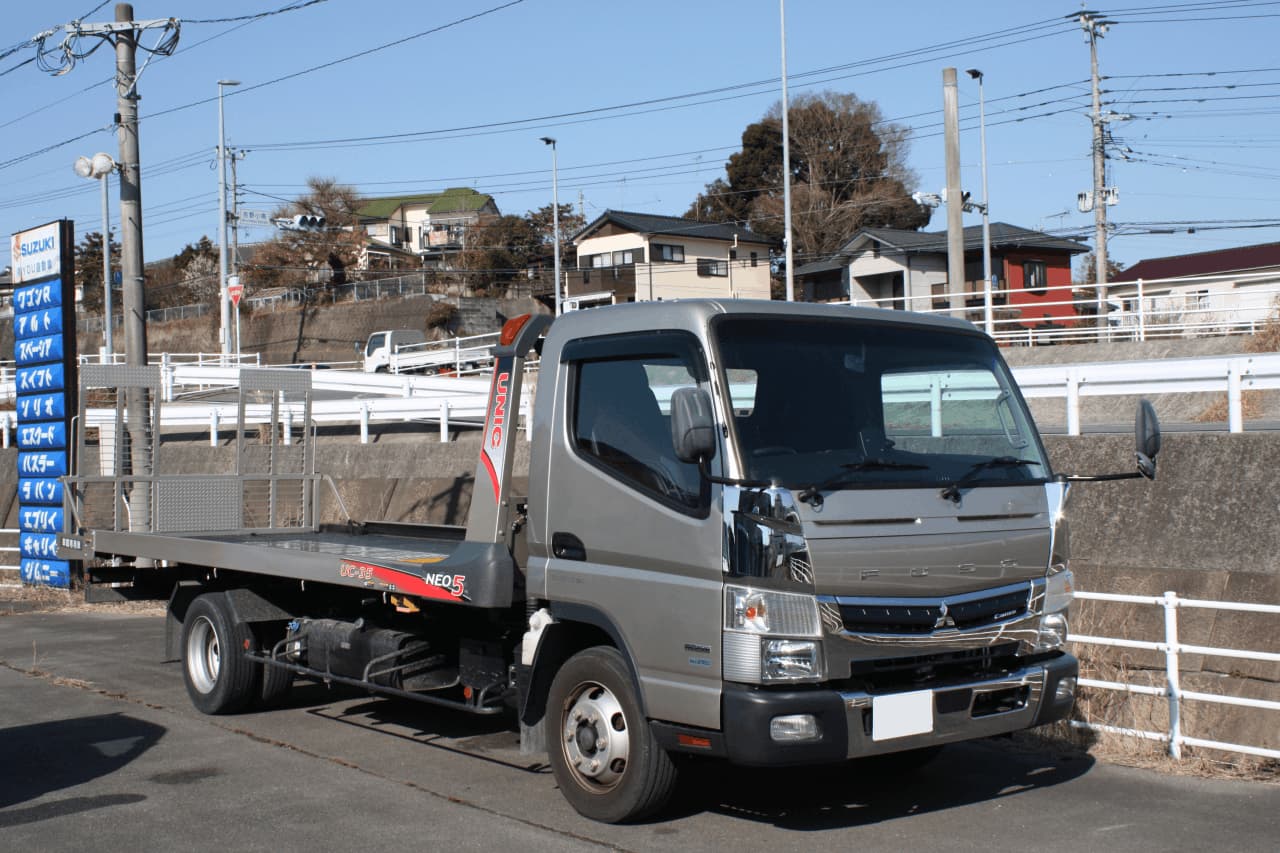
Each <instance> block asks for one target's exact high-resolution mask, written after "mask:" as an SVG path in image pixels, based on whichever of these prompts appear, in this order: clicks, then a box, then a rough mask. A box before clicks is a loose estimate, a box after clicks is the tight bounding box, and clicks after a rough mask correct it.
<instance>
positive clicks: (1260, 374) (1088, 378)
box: [1013, 353, 1280, 435]
mask: <svg viewBox="0 0 1280 853" xmlns="http://www.w3.org/2000/svg"><path fill="white" fill-rule="evenodd" d="M1013 375H1014V378H1015V379H1016V380H1017V382H1018V387H1019V388H1020V389H1021V390H1022V395H1023V396H1024V397H1028V398H1031V397H1062V398H1064V399H1065V401H1066V406H1067V408H1066V416H1067V434H1068V435H1079V434H1080V398H1081V397H1099V396H1108V395H1111V396H1115V395H1150V394H1181V393H1194V392H1219V393H1225V394H1226V395H1227V428H1228V430H1229V431H1231V432H1242V431H1243V430H1244V392H1245V391H1255V390H1265V389H1273V388H1280V353H1266V354H1261V355H1247V356H1245V355H1242V356H1205V357H1202V358H1170V359H1157V360H1153V361H1108V362H1092V363H1088V364H1057V365H1043V366H1033V365H1024V366H1020V367H1015V368H1014V369H1013Z"/></svg>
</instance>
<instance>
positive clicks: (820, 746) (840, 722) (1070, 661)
mask: <svg viewBox="0 0 1280 853" xmlns="http://www.w3.org/2000/svg"><path fill="white" fill-rule="evenodd" d="M1078 672H1079V665H1078V664H1077V662H1076V659H1075V658H1074V657H1072V656H1071V655H1068V654H1061V655H1059V656H1057V657H1054V658H1050V659H1048V660H1045V661H1040V662H1038V663H1035V664H1031V665H1028V666H1026V667H1024V668H1022V669H1020V670H1017V671H1015V672H1010V673H1007V674H1004V675H1000V676H997V677H994V678H991V679H985V680H976V681H966V682H962V683H956V684H947V685H945V686H940V687H937V688H934V689H932V691H931V693H932V706H933V711H932V725H931V727H930V730H929V731H927V732H924V733H920V734H911V735H905V736H902V737H881V738H880V739H876V737H875V736H874V734H873V733H874V731H875V726H874V723H875V720H874V713H875V706H876V704H877V698H883V697H879V696H877V695H873V694H871V693H864V692H860V691H839V690H832V689H829V688H821V687H818V688H812V689H795V690H776V689H765V688H759V687H751V686H747V685H740V684H726V685H725V686H724V691H723V693H722V695H721V703H722V707H721V712H722V713H721V720H722V721H723V744H724V747H723V748H724V751H725V754H726V755H727V757H728V758H729V760H731V761H733V762H735V763H738V764H751V765H788V764H821V763H827V762H837V761H844V760H845V759H849V758H858V757H861V756H866V755H878V754H882V753H889V752H901V751H903V750H908V749H917V748H920V747H926V746H934V745H937V744H943V743H953V742H955V741H962V740H971V739H974V738H982V737H990V736H992V735H998V734H1005V733H1007V732H1014V731H1019V730H1021V729H1028V728H1031V727H1033V726H1039V725H1044V724H1045V723H1052V722H1054V721H1056V720H1061V719H1064V718H1065V717H1066V716H1067V715H1068V714H1070V712H1071V706H1072V704H1073V702H1074V700H1075V696H1074V692H1072V693H1070V694H1069V695H1067V696H1066V697H1064V698H1060V699H1059V698H1055V697H1056V695H1057V692H1058V685H1059V683H1060V682H1061V681H1062V680H1063V679H1064V678H1075V677H1076V676H1077V674H1078ZM793 714H811V715H813V716H814V717H815V718H816V720H817V722H818V727H819V731H820V735H819V737H818V738H816V739H814V740H808V741H785V742H779V741H775V740H773V739H772V738H771V737H770V733H769V723H770V721H771V720H772V719H773V718H775V717H779V716H788V715H793Z"/></svg>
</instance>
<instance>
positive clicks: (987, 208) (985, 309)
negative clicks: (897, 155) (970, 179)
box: [964, 68, 996, 335]
mask: <svg viewBox="0 0 1280 853" xmlns="http://www.w3.org/2000/svg"><path fill="white" fill-rule="evenodd" d="M964 73H965V74H968V75H969V76H970V77H972V78H973V79H974V80H977V81H978V133H979V139H981V145H982V320H983V324H984V325H985V326H986V330H987V334H988V335H995V331H996V318H995V307H994V305H993V304H992V295H991V291H992V290H994V289H995V286H996V283H995V280H994V279H993V278H992V275H991V200H990V196H989V195H988V192H987V96H986V91H985V87H984V86H983V85H982V84H983V81H984V80H985V76H984V75H983V73H982V71H980V70H979V69H977V68H970V69H968V70H967V71H965V72H964Z"/></svg>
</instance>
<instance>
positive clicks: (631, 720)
mask: <svg viewBox="0 0 1280 853" xmlns="http://www.w3.org/2000/svg"><path fill="white" fill-rule="evenodd" d="M547 709H548V719H547V724H548V727H549V730H548V733H547V734H548V741H549V744H548V753H549V757H550V759H551V769H552V771H553V772H554V773H555V777H556V782H557V783H558V784H559V786H560V791H561V793H563V794H564V796H565V799H567V800H568V801H569V803H570V805H572V806H573V807H574V808H575V809H577V811H578V812H579V813H580V814H582V815H583V816H585V817H589V818H591V819H592V820H598V821H603V822H605V823H622V822H624V821H631V820H637V819H639V818H642V817H644V816H646V815H649V814H652V813H653V812H655V811H657V810H658V809H660V808H662V806H664V805H665V804H666V802H667V800H668V799H670V797H671V792H672V790H673V789H674V788H675V783H676V768H675V765H674V764H673V763H672V761H671V757H670V756H669V755H667V753H666V751H665V750H663V749H662V748H661V747H660V746H659V745H658V743H657V741H656V740H655V739H654V737H653V733H652V731H650V729H649V724H648V721H647V720H646V719H645V717H644V715H643V714H642V713H641V712H640V702H639V700H638V698H637V697H636V691H635V687H634V686H633V684H632V680H631V673H630V671H629V670H628V668H627V664H626V661H625V660H624V659H623V657H622V655H621V653H619V652H618V650H617V649H614V648H612V647H609V646H596V647H594V648H590V649H586V650H585V651H582V652H579V653H578V654H576V655H574V656H573V657H571V658H570V659H569V660H568V661H567V662H566V663H565V664H564V666H562V667H561V668H560V671H559V672H557V673H556V676H555V678H554V679H553V680H552V682H551V690H550V693H549V694H548V697H547Z"/></svg>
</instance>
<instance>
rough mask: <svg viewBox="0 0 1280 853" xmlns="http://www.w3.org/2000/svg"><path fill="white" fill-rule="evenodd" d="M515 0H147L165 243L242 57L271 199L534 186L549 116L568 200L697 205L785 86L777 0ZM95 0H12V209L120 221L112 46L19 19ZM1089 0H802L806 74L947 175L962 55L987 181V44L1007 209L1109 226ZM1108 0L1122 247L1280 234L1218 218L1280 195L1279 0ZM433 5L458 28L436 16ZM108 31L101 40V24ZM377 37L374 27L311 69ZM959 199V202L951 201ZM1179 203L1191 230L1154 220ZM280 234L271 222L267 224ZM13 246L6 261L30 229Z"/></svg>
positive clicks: (152, 210)
mask: <svg viewBox="0 0 1280 853" xmlns="http://www.w3.org/2000/svg"><path fill="white" fill-rule="evenodd" d="M506 2H507V0H478V2H477V0H455V2H453V3H427V2H400V0H382V2H379V3H360V2H354V0H325V2H318V3H316V4H314V5H312V6H309V7H308V8H304V9H300V10H297V11H291V12H285V13H282V14H277V15H272V16H268V17H264V18H261V19H258V20H252V21H239V22H223V23H197V21H199V20H201V19H212V18H232V17H237V16H241V15H252V14H255V13H261V12H264V11H270V10H273V9H279V8H280V7H282V6H286V5H291V4H290V2H289V0H220V2H216V3H213V2H184V0H168V2H164V3H160V2H153V0H139V2H136V3H135V4H134V12H135V18H136V19H139V20H146V19H155V18H162V17H170V16H173V17H178V18H180V19H183V21H184V24H183V26H182V29H181V38H180V41H179V45H178V50H177V52H176V53H175V55H174V56H172V57H169V58H156V59H155V60H154V61H152V62H151V64H150V65H149V66H148V67H147V68H146V70H145V71H144V72H143V74H142V78H141V80H140V82H139V87H138V88H139V92H140V93H141V95H142V100H141V102H140V105H139V109H140V114H141V116H142V118H143V123H142V127H141V132H140V136H141V144H142V163H143V204H144V224H145V250H146V256H147V259H148V260H155V259H158V258H162V257H165V256H168V255H170V254H173V253H175V252H176V251H178V250H180V249H181V248H182V246H183V245H184V244H186V243H189V242H194V241H195V240H197V239H199V237H200V236H202V235H205V234H208V235H210V236H211V237H212V236H213V234H214V232H215V229H216V223H217V177H216V172H215V170H214V168H213V161H214V149H215V146H216V144H217V126H218V125H217V103H216V100H215V96H216V94H217V86H216V81H217V80H218V79H220V78H223V79H238V80H240V81H242V83H243V85H242V86H241V87H240V88H239V89H228V90H227V97H226V100H225V108H226V121H227V136H228V142H229V144H230V145H234V146H237V147H240V148H243V149H246V150H247V151H248V154H247V155H246V157H245V159H244V160H243V161H242V162H241V163H240V167H239V181H240V183H241V184H242V185H243V195H242V198H243V200H244V204H245V206H248V207H254V208H260V209H270V208H273V207H275V206H277V205H278V204H279V203H280V202H279V199H287V198H290V197H292V196H294V195H296V194H298V193H300V192H301V191H302V190H303V185H304V183H305V181H306V179H307V177H308V176H312V175H322V176H328V177H334V178H337V179H338V180H339V181H342V182H344V183H349V184H352V185H354V186H356V187H357V188H359V189H360V190H361V191H362V192H363V193H365V194H368V195H392V194H396V193H410V192H429V191H434V190H439V189H443V188H445V187H449V186H472V187H475V188H476V189H478V190H480V191H483V192H489V193H492V194H493V196H494V197H495V199H496V200H497V203H498V206H499V207H500V208H501V210H502V211H503V212H504V213H516V214H519V213H523V212H525V211H526V210H529V209H530V208H535V207H539V206H541V205H544V204H546V203H548V202H549V201H550V195H551V180H550V166H551V157H550V152H549V150H548V149H547V148H546V147H545V146H544V145H542V144H541V143H540V142H539V141H538V138H539V137H540V136H544V135H551V136H554V137H556V138H557V139H558V151H559V166H560V198H561V201H562V202H572V203H574V204H577V203H578V198H579V192H581V194H582V200H583V204H584V208H585V212H586V214H587V217H588V218H589V219H590V218H592V217H593V216H595V215H597V214H598V213H600V212H601V211H603V210H605V209H607V208H614V209H623V210H635V211H644V212H651V213H665V214H672V215H679V214H681V213H683V212H684V210H685V209H686V208H687V207H688V205H689V203H690V202H691V200H692V199H693V197H694V195H695V194H696V193H697V191H698V190H699V189H700V188H701V187H702V186H703V185H704V184H706V183H707V182H709V181H711V180H712V179H714V178H716V177H717V176H720V175H722V174H723V164H724V161H725V159H726V158H727V157H728V155H729V154H730V153H732V152H733V151H734V150H736V149H737V147H738V143H739V139H740V135H741V132H742V130H743V128H744V127H745V126H746V125H747V124H749V123H751V122H753V121H755V120H757V119H759V118H760V117H761V116H762V115H763V114H764V113H765V111H766V110H767V109H768V108H769V107H770V106H771V105H772V104H773V103H775V102H776V101H777V100H778V98H779V91H778V86H777V78H778V74H779V33H778V23H779V16H778V3H777V2H774V0H699V2H687V0H686V2H682V3H677V2H669V0H650V2H646V3H629V2H616V1H615V2H600V0H523V2H516V3H514V4H513V5H509V6H506V8H495V7H500V6H504V5H505V3H506ZM95 5H96V0H75V2H69V1H68V0H49V2H45V3H39V4H36V3H23V4H20V5H18V4H8V6H7V8H6V11H5V16H4V21H5V23H4V35H3V36H2V37H0V51H3V50H5V49H8V48H18V50H17V51H16V52H15V53H13V54H12V55H10V56H8V57H6V58H5V59H3V60H0V98H2V99H3V103H5V104H6V105H7V107H8V109H6V110H5V111H4V113H3V114H0V232H3V233H5V234H9V233H11V232H14V231H17V230H21V229H24V228H27V227H30V226H34V225H38V224H41V223H44V222H47V221H49V220H52V219H57V218H61V217H68V218H71V219H74V220H75V222H76V229H77V232H78V234H83V233H85V232H88V231H97V230H100V228H101V222H100V216H101V214H100V208H99V205H100V196H99V189H98V187H97V185H96V182H91V181H89V180H85V179H82V178H79V177H77V176H76V175H75V174H74V173H73V172H72V170H71V165H72V162H73V161H74V160H75V158H76V157H77V156H78V155H81V154H93V153H94V152H97V151H106V152H108V153H110V154H112V155H113V156H115V155H116V153H117V147H116V139H115V135H114V133H112V132H110V131H108V130H106V129H105V128H106V127H107V126H108V125H109V124H110V121H111V116H112V113H113V112H115V94H114V90H113V88H112V86H111V85H109V83H108V82H107V81H108V79H109V78H110V76H111V75H112V73H113V70H114V66H113V62H112V56H111V50H110V47H109V46H103V47H102V48H101V49H100V50H98V51H97V52H96V53H94V54H92V55H91V56H87V57H85V58H83V59H81V60H79V61H78V62H76V63H75V65H74V67H73V68H72V69H71V70H70V71H69V72H67V73H65V74H62V75H59V76H54V75H52V74H50V73H47V72H46V71H43V70H40V68H39V67H38V65H37V63H35V62H29V63H27V64H25V65H19V63H21V62H23V61H25V60H28V59H31V58H32V57H34V56H35V50H34V48H32V47H30V46H25V47H22V46H20V45H21V44H22V43H23V42H24V41H25V40H26V39H28V38H30V37H31V36H32V35H34V34H36V33H38V32H41V31H44V30H47V29H49V28H52V27H54V26H56V25H60V24H65V23H67V22H68V21H70V20H73V19H76V18H81V17H82V16H86V15H87V17H84V20H86V21H94V22H98V21H107V20H111V19H112V18H113V17H114V11H113V10H114V4H113V3H107V4H106V5H104V6H103V7H102V8H101V9H98V10H96V11H94V13H93V14H91V15H89V14H88V13H89V12H90V11H91V10H92V9H93V7H94V6H95ZM1080 8H1081V7H1080V5H1079V3H1078V2H1046V0H1022V2H996V1H993V2H980V3H979V2H956V0H952V2H936V0H918V2H909V3H908V2H903V3H895V4H889V3H869V2H851V1H850V0H843V2H836V1H835V0H790V2H788V3H787V47H788V66H789V72H790V75H789V76H790V78H791V90H792V92H793V93H798V92H805V91H819V90H822V89H832V90H836V91H842V92H853V93H854V94H856V95H858V96H859V97H860V98H862V99H864V100H870V101H875V102H877V103H878V104H879V106H880V108H881V111H882V113H883V114H884V116H885V118H887V119H892V120H896V121H898V122H900V123H901V124H904V125H906V126H908V127H910V128H911V129H912V143H911V147H910V152H909V165H910V166H911V168H912V169H913V170H914V172H915V174H916V175H917V176H918V178H919V182H918V185H917V186H918V188H919V189H921V190H925V191H931V192H936V191H937V190H938V189H940V188H941V187H942V185H943V183H944V169H943V160H942V157H943V143H942V136H941V121H942V114H941V107H942V69H943V68H944V67H946V66H955V67H957V68H959V69H960V71H961V75H960V103H961V126H962V138H961V157H962V161H963V164H964V183H965V188H966V189H969V190H971V191H973V193H974V195H975V197H976V196H979V195H980V192H981V182H980V172H979V165H980V156H979V155H980V149H979V144H978V131H977V99H978V91H977V86H976V84H975V83H974V82H973V81H971V80H969V78H967V77H965V76H964V74H963V71H964V69H966V68H971V67H977V68H980V69H982V71H983V72H984V73H985V75H986V98H987V117H988V159H989V164H990V173H991V177H990V184H991V210H992V218H993V219H995V220H1000V221H1006V222H1010V223H1013V224H1016V225H1021V226H1024V227H1029V228H1044V229H1047V230H1050V231H1053V232H1055V233H1080V234H1084V233H1087V234H1089V236H1090V237H1091V235H1092V231H1091V226H1092V221H1093V219H1092V214H1082V213H1079V212H1078V211H1077V210H1076V193H1077V192H1079V191H1081V190H1085V189H1088V188H1089V187H1090V185H1091V181H1092V178H1091V165H1090V158H1089V151H1090V144H1091V140H1090V124H1089V120H1088V118H1087V114H1088V105H1089V95H1088V83H1087V80H1088V75H1089V51H1088V46H1087V43H1086V41H1085V39H1084V36H1083V34H1082V32H1081V31H1080V29H1079V27H1078V25H1075V24H1074V23H1072V22H1070V21H1068V20H1067V19H1066V16H1068V15H1070V14H1072V13H1073V12H1076V11H1079V9H1080ZM1092 8H1094V9H1096V10H1098V11H1100V12H1103V13H1106V14H1107V15H1108V16H1109V17H1111V18H1113V19H1115V20H1116V21H1117V24H1116V26H1114V27H1113V28H1112V29H1111V30H1110V32H1109V33H1108V34H1107V35H1106V37H1105V38H1104V39H1103V40H1102V41H1101V43H1100V66H1101V70H1102V73H1103V75H1104V76H1107V77H1109V78H1111V79H1108V80H1105V81H1104V84H1103V88H1104V89H1105V90H1108V93H1107V94H1106V95H1105V96H1104V98H1105V100H1106V101H1107V102H1108V103H1109V105H1110V108H1111V109H1114V110H1115V111H1117V112H1121V113H1125V114H1130V115H1133V116H1134V117H1135V118H1134V119H1133V120H1130V121H1124V122H1119V123H1117V124H1116V125H1115V131H1114V132H1115V135H1116V137H1117V141H1118V143H1121V144H1124V145H1127V146H1128V148H1129V149H1130V152H1128V153H1127V156H1129V157H1130V159H1129V160H1128V161H1125V160H1118V159H1117V160H1114V161H1112V164H1111V166H1110V170H1111V171H1110V176H1109V183H1111V184H1113V185H1115V186H1117V187H1118V188H1119V191H1120V199H1121V200H1120V204H1119V205H1117V206H1116V207H1113V208H1111V210H1110V214H1111V218H1112V220H1113V221H1115V222H1116V223H1118V228H1117V233H1116V235H1115V236H1114V237H1113V238H1112V240H1111V241H1110V248H1111V254H1112V257H1113V258H1116V259H1118V260H1120V261H1123V262H1125V263H1127V264H1132V263H1134V262H1136V261H1137V260H1140V259H1142V258H1145V257H1155V256H1162V255H1169V254H1177V253H1181V252H1191V251H1204V250H1208V249H1215V248H1222V247H1226V246H1234V245H1245V244H1250V243H1260V242H1271V241H1276V240H1280V227H1278V226H1277V225H1275V224H1272V225H1268V226H1266V227H1258V228H1248V229H1241V228H1229V229H1226V228H1221V227H1220V226H1222V225H1223V224H1231V223H1230V222H1228V221H1244V222H1245V223H1246V224H1251V225H1256V224H1264V223H1280V211H1278V210H1277V205H1276V200H1277V189H1280V184H1278V183H1277V181H1278V180H1280V166H1277V165H1276V164H1275V161H1276V154H1277V151H1278V150H1280V109H1278V108H1280V60H1277V59H1276V58H1275V57H1276V53H1275V44H1276V42H1277V37H1278V36H1280V0H1278V2H1262V0H1226V2H1214V0H1209V1H1208V2H1200V3H1189V2H1164V3H1161V2H1156V1H1155V0H1117V3H1115V4H1113V5H1111V6H1107V5H1103V4H1094V5H1092ZM490 10H492V11H490ZM470 16H476V17H473V18H472V19H471V20H462V19H465V18H468V17H470ZM435 28H442V29H439V30H438V31H437V32H434V33H428V34H425V35H420V36H417V34H419V33H424V32H426V31H428V30H432V29H435ZM62 36H63V33H62V32H58V33H56V34H55V35H53V36H51V37H50V38H49V39H47V40H46V45H47V47H49V48H52V47H54V46H56V45H57V44H59V43H60V42H61V39H62ZM414 36H417V37H414ZM155 38H156V36H155V34H154V33H153V34H148V35H146V36H144V38H143V40H142V43H143V44H145V45H148V46H149V45H152V44H154V43H155ZM401 39H403V41H402V43H400V44H397V45H393V46H390V47H386V48H384V49H381V50H373V49H374V48H378V47H379V46H381V45H385V44H387V43H388V42H392V41H396V40H401ZM94 43H95V40H94V39H89V38H87V39H84V40H82V41H81V42H80V49H81V51H82V52H83V51H84V49H85V48H88V47H91V46H92V45H93V44H94ZM364 51H372V52H368V53H365V54H364V55H362V56H359V57H357V58H353V59H349V60H346V61H340V62H336V63H335V64H332V65H329V66H328V67H324V68H319V69H316V70H308V69H312V68H313V66H319V65H322V64H326V63H334V61H335V60H341V59H343V58H344V57H347V56H349V55H352V54H356V53H360V52H364ZM56 56H57V55H56V54H50V55H49V56H48V57H47V58H48V59H51V60H52V59H55V58H56ZM140 61H141V59H140ZM823 69H830V70H825V71H824V70H823ZM299 72H303V73H299ZM815 72H819V73H815ZM295 74H296V75H297V76H293V77H290V78H289V79H285V80H282V81H280V82H271V81H273V80H276V79H277V78H282V77H287V76H288V75H295ZM1171 75H1177V76H1171ZM264 84H265V85H264ZM752 84H756V85H752ZM253 87H257V88H253ZM694 93H704V94H694ZM685 95H691V96H690V97H683V98H681V97H678V96H685ZM553 116H558V117H556V118H551V117H553ZM82 134H87V135H86V136H84V138H81V139H78V140H77V141H74V142H71V143H70V144H59V143H63V142H65V141H66V140H69V139H72V138H73V137H78V136H81V135H82ZM396 135H399V136H398V137H397V138H393V139H382V140H369V139H368V138H369V137H387V136H393V137H395V136H396ZM334 140H363V141H346V142H337V141H334ZM45 148H50V150H48V151H45V152H44V153H37V152H40V151H41V150H42V149H45ZM117 217H118V213H117V201H116V187H115V184H114V182H113V185H112V220H113V222H114V221H116V219H117ZM977 221H978V220H977V218H976V216H970V217H966V224H972V223H976V222H977ZM1166 223H1179V224H1177V225H1168V224H1166ZM1189 226H1195V228H1196V231H1195V233H1192V234H1188V233H1186V231H1187V228H1188V227H1189ZM942 227H945V217H944V215H943V214H942V213H941V212H939V213H937V214H935V216H934V221H933V223H931V225H930V228H942ZM1169 228H1175V229H1177V233H1173V234H1150V233H1144V232H1149V231H1151V230H1157V231H1165V230H1168V229H1169ZM268 236H269V233H268V232H266V231H265V230H264V229H245V230H244V231H243V232H242V237H241V239H242V241H245V242H252V241H254V240H258V239H265V238H266V237H268ZM0 246H3V247H4V248H3V250H2V252H3V253H2V254H0V267H4V266H7V265H8V263H9V258H8V248H7V247H8V241H7V240H5V241H3V242H0Z"/></svg>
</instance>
